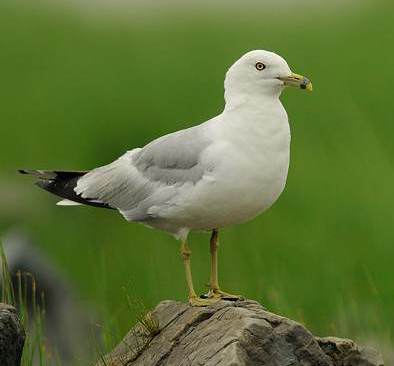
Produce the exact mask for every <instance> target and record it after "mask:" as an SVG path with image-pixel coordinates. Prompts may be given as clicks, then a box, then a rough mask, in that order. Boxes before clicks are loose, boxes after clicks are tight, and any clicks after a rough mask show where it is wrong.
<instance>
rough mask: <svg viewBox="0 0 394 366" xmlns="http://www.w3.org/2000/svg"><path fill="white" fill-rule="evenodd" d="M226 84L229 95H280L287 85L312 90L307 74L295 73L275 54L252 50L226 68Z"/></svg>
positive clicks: (227, 94)
mask: <svg viewBox="0 0 394 366" xmlns="http://www.w3.org/2000/svg"><path fill="white" fill-rule="evenodd" d="M224 85H225V92H226V93H225V95H226V100H227V99H228V97H232V96H234V97H237V96H239V95H243V96H254V95H256V96H258V95H272V96H279V95H280V93H281V92H282V90H283V89H284V88H285V87H286V86H293V87H298V88H301V89H305V90H308V91H312V83H311V82H310V81H309V79H307V78H306V77H304V76H302V75H298V74H294V73H293V72H292V71H291V70H290V67H289V65H288V64H287V62H286V61H285V60H284V59H283V58H282V57H280V56H279V55H277V54H276V53H273V52H269V51H264V50H254V51H250V52H248V53H246V54H244V55H243V56H242V57H241V58H240V59H239V60H237V61H236V62H235V63H234V64H233V65H232V66H231V67H230V68H229V70H228V71H227V74H226V79H225V82H224Z"/></svg>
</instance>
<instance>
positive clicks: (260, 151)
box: [178, 101, 290, 229]
mask: <svg viewBox="0 0 394 366" xmlns="http://www.w3.org/2000/svg"><path fill="white" fill-rule="evenodd" d="M278 103H279V104H278V105H276V106H275V108H274V110H272V109H270V111H267V113H265V112H264V110H263V111H259V112H260V113H256V110H255V113H253V114H250V113H249V114H248V113H234V115H228V114H227V115H225V116H223V117H224V118H223V120H221V119H217V120H215V122H214V123H212V124H210V125H208V126H207V133H209V134H210V135H211V136H212V137H213V138H214V140H215V143H214V144H212V146H211V147H210V148H209V149H207V151H206V152H205V154H204V156H203V160H204V159H205V160H206V162H207V164H208V165H209V164H211V166H212V167H213V169H212V170H211V169H209V168H208V171H207V174H206V175H205V176H204V179H203V180H202V181H201V182H199V183H198V184H197V185H196V186H195V189H194V190H192V192H190V190H189V193H188V196H187V197H185V196H183V197H181V196H180V197H179V198H180V199H179V201H178V203H179V204H180V205H181V206H182V207H178V208H179V209H181V211H182V217H183V220H184V222H183V223H182V224H184V225H185V226H187V227H189V228H191V229H211V228H213V227H218V228H220V227H224V226H228V225H233V224H237V223H240V222H244V221H247V220H249V219H251V218H253V217H255V216H256V215H258V214H259V213H261V212H263V211H265V210H266V209H268V208H269V207H270V206H271V205H272V204H273V203H274V202H275V201H276V200H277V199H278V197H279V196H280V194H281V193H282V191H283V189H284V187H285V183H286V177H287V172H288V167H289V152H290V129H289V124H288V120H287V114H286V112H285V111H284V109H283V107H282V105H281V104H280V102H279V101H278ZM237 112H238V111H237ZM240 116H242V117H241V118H242V119H240Z"/></svg>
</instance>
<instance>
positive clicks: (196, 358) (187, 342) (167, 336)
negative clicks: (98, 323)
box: [97, 300, 383, 366]
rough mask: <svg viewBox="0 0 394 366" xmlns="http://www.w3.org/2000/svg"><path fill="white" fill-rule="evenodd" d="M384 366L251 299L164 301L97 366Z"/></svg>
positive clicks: (344, 341)
mask: <svg viewBox="0 0 394 366" xmlns="http://www.w3.org/2000/svg"><path fill="white" fill-rule="evenodd" d="M98 365H100V366H102V365H107V366H120V365H122V366H123V365H130V366H131V365H133V366H134V365H141V366H142V365H144V366H159V365H160V366H189V365H191V366H202V365H204V366H213V365H217V366H219V365H220V366H243V365H265V366H383V361H382V359H381V357H380V356H379V354H378V353H377V352H376V351H374V350H372V349H367V348H363V347H359V346H357V345H356V344H355V343H354V342H353V341H351V340H347V339H339V338H333V337H327V338H318V337H314V336H313V335H312V334H311V333H310V332H309V331H308V330H307V329H306V328H305V327H304V326H302V325H301V324H299V323H297V322H295V321H293V320H290V319H287V318H284V317H282V316H279V315H276V314H273V313H270V312H268V311H266V310H265V309H264V308H263V307H262V306H261V305H260V304H259V303H257V302H255V301H250V300H245V301H236V302H230V301H220V302H218V303H216V304H215V305H213V306H210V307H205V308H203V307H191V306H189V305H188V304H184V303H180V302H175V301H162V302H161V303H160V304H159V305H158V306H157V307H156V308H155V310H154V311H153V312H152V313H151V314H149V315H148V318H147V319H146V320H145V321H142V324H141V323H140V324H138V325H137V326H136V327H134V328H133V329H132V330H131V331H130V332H129V333H128V334H127V335H126V337H125V338H124V339H123V341H122V342H121V343H120V344H119V345H118V346H117V347H115V349H114V350H113V351H112V352H111V353H110V354H108V355H107V356H105V358H104V360H101V361H100V362H99V363H98V364H97V366H98Z"/></svg>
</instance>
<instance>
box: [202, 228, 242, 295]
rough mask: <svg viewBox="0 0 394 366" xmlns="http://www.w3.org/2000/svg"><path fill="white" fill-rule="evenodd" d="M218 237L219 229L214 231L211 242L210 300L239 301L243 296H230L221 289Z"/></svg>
mask: <svg viewBox="0 0 394 366" xmlns="http://www.w3.org/2000/svg"><path fill="white" fill-rule="evenodd" d="M218 236H219V231H218V230H217V229H213V230H212V235H211V240H210V251H211V279H210V281H209V288H210V290H209V293H208V299H223V300H239V299H242V296H238V295H232V294H228V293H226V292H223V291H222V290H221V289H220V287H219V280H218V246H219V243H218Z"/></svg>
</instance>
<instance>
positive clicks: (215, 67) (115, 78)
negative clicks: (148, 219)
mask: <svg viewBox="0 0 394 366" xmlns="http://www.w3.org/2000/svg"><path fill="white" fill-rule="evenodd" d="M74 5H75V4H74ZM393 44H394V5H392V2H388V1H371V2H356V1H354V2H352V1H348V2H343V3H339V2H337V3H336V2H334V3H331V5H328V2H327V4H325V3H323V2H318V3H317V4H315V5H313V6H312V5H310V4H309V5H308V3H307V2H305V3H304V2H301V3H299V5H297V6H296V5H295V4H293V3H292V2H285V4H282V5H280V6H279V5H275V3H274V2H272V3H271V2H266V3H257V2H246V3H241V2H239V3H232V4H231V6H225V3H221V6H220V5H216V6H212V5H209V3H201V5H200V6H197V5H191V6H190V7H186V6H184V5H180V4H179V6H178V5H177V4H172V6H166V4H165V3H163V4H162V5H157V4H156V5H152V4H150V5H149V6H143V5H141V4H139V5H138V6H135V7H132V6H130V7H128V6H126V7H125V8H124V7H123V5H122V6H119V7H111V8H105V7H95V5H94V3H89V2H87V3H86V4H84V5H83V6H82V5H81V6H75V7H73V6H65V5H64V6H63V5H59V4H58V6H53V5H51V6H49V5H45V4H44V3H42V4H41V3H36V4H34V5H33V4H32V3H24V2H20V1H16V2H15V1H8V0H3V1H2V2H0V50H1V51H0V68H1V69H0V74H1V83H0V136H1V144H0V149H1V150H0V166H1V170H0V230H1V233H4V232H6V231H7V230H8V229H9V228H12V227H18V228H22V229H24V230H25V231H26V232H28V233H29V234H30V235H31V236H32V237H33V238H34V239H35V241H36V242H37V243H38V244H39V245H40V246H41V247H42V248H43V249H44V250H45V252H46V253H48V256H49V257H50V258H52V259H53V261H54V262H55V263H57V264H58V265H59V266H60V268H61V270H62V271H63V273H65V274H66V276H67V277H69V278H70V279H71V280H72V281H73V283H74V284H75V285H76V286H77V288H78V289H79V291H80V293H81V294H82V297H83V298H84V300H86V301H88V302H91V303H94V304H95V305H96V306H97V307H98V308H99V309H100V313H101V314H103V315H104V316H105V315H106V314H107V319H108V322H110V323H111V326H113V327H116V328H117V332H118V334H119V338H120V337H121V336H122V335H123V334H124V332H126V331H127V330H128V328H129V327H130V322H131V320H130V319H131V317H130V312H129V309H128V307H127V304H126V301H125V292H127V293H130V294H131V295H132V296H133V297H135V298H138V299H140V300H141V301H143V302H144V304H145V305H146V306H147V307H148V308H149V307H153V306H154V305H155V304H157V303H158V302H159V301H160V300H162V299H179V300H185V299H186V295H187V294H186V287H185V280H184V275H183V267H182V262H181V260H180V256H179V248H178V246H179V244H178V243H177V242H176V241H175V240H174V239H173V238H172V237H170V236H168V235H167V234H165V233H161V232H158V231H153V230H149V229H147V228H145V227H143V226H140V225H137V224H128V223H126V222H125V221H124V220H123V219H122V218H121V217H120V215H118V214H116V213H115V212H113V211H109V210H99V209H94V208H88V207H76V208H71V207H70V208H61V207H57V206H55V205H54V203H55V202H56V199H55V198H54V197H53V196H51V195H49V194H47V193H45V192H42V191H40V190H39V189H38V188H36V187H34V186H33V185H32V181H31V180H29V179H28V178H26V177H23V176H19V175H17V174H16V169H17V168H21V167H22V168H24V167H28V168H47V169H51V168H56V169H90V168H93V167H96V166H98V165H103V164H106V163H108V162H110V161H111V160H113V159H115V158H117V157H118V156H119V155H121V154H122V153H124V152H125V151H126V150H128V149H131V148H133V147H138V146H142V145H144V144H145V143H147V142H149V141H150V140H151V139H153V138H155V137H158V136H160V135H162V134H164V133H168V132H171V131H175V130H177V129H180V128H185V127H189V126H191V125H194V124H197V123H199V122H202V121H205V120H206V119H208V118H209V117H212V116H214V115H215V114H218V113H220V111H221V109H222V107H223V77H224V73H225V71H226V69H227V68H228V67H229V66H230V65H231V63H232V62H233V61H234V60H236V59H237V58H238V57H239V56H240V55H241V54H242V53H244V52H246V51H248V50H250V49H256V48H263V49H269V50H273V51H275V52H278V53H279V54H281V55H282V56H283V57H284V58H286V59H287V61H288V63H289V65H290V66H291V67H292V69H293V70H294V71H295V72H298V73H301V74H304V75H307V76H308V77H310V78H311V80H312V81H313V85H314V92H313V93H312V94H308V93H303V92H298V91H296V90H287V91H286V92H285V93H284V94H283V97H282V100H283V103H284V105H285V107H286V109H287V111H288V114H289V117H290V120H291V129H292V155H291V156H292V159H291V160H292V161H291V167H290V173H289V178H288V183H287V187H286V190H285V192H284V193H283V195H282V197H281V198H280V200H279V201H278V202H277V203H276V204H275V205H274V207H273V208H272V209H271V210H269V211H268V212H267V213H265V214H264V215H262V216H260V217H258V218H256V219H255V220H253V221H252V222H249V223H246V224H243V225H240V226H237V227H233V228H229V229H226V230H223V232H222V233H221V247H220V256H219V261H220V277H221V281H222V286H223V288H224V289H225V290H229V291H231V292H235V293H237V292H239V293H242V294H243V295H245V296H247V297H249V298H253V299H256V300H258V301H260V302H262V303H263V304H264V305H266V306H267V307H268V308H269V309H270V310H272V311H275V312H279V313H282V314H284V315H286V316H289V317H292V318H295V319H297V320H300V321H302V322H304V323H305V324H306V325H307V326H309V327H310V329H311V330H312V331H314V332H315V333H317V334H320V335H328V334H335V335H338V336H346V337H354V338H356V339H365V338H368V339H372V338H373V339H377V340H383V339H384V340H385V341H390V339H391V334H392V332H393V330H394V317H393V316H392V314H393V308H394V283H393V275H394V266H393V258H394V230H393V206H394V195H393V182H394V179H393V178H394V165H393V164H394V144H393V133H394V120H393V117H392V98H393V92H392V84H393V80H394V69H393V65H394V48H393ZM190 239H191V243H190V244H191V247H192V250H193V261H192V264H193V271H194V276H195V284H196V287H197V288H198V290H199V292H204V291H205V287H204V284H205V283H206V282H207V281H208V275H209V273H208V271H209V251H208V239H209V237H208V235H207V234H193V235H192V236H191V237H190Z"/></svg>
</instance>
